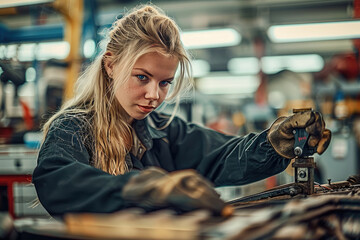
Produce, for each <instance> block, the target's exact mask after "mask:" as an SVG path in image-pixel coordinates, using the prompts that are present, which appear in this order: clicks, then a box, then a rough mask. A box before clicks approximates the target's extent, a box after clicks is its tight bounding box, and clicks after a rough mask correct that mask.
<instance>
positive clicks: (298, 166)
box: [292, 157, 316, 195]
mask: <svg viewBox="0 0 360 240" xmlns="http://www.w3.org/2000/svg"><path fill="white" fill-rule="evenodd" d="M292 166H293V168H295V183H300V184H302V185H303V186H304V193H305V194H308V195H310V194H313V193H314V180H315V178H314V168H315V166H316V164H315V162H314V158H312V157H308V158H298V157H297V158H295V162H294V163H293V164H292Z"/></svg>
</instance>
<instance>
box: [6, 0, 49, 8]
mask: <svg viewBox="0 0 360 240" xmlns="http://www.w3.org/2000/svg"><path fill="white" fill-rule="evenodd" d="M53 1H54V0H2V1H1V3H0V8H8V7H19V6H25V5H33V4H44V3H49V2H53Z"/></svg>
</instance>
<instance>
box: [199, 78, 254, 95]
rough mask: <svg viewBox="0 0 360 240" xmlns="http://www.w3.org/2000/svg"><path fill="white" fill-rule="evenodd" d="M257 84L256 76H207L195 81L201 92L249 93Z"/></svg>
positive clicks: (252, 91)
mask: <svg viewBox="0 0 360 240" xmlns="http://www.w3.org/2000/svg"><path fill="white" fill-rule="evenodd" d="M258 86H259V78H258V77H257V76H231V75H230V76H229V75H224V76H220V75H219V76H209V77H204V78H200V79H198V80H197V81H196V88H197V90H198V91H199V92H201V93H203V94H238V95H241V94H250V93H254V92H255V91H256V89H257V88H258Z"/></svg>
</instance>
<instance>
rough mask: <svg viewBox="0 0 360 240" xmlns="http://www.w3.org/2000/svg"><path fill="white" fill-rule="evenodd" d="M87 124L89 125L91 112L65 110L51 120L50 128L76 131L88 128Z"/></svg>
mask: <svg viewBox="0 0 360 240" xmlns="http://www.w3.org/2000/svg"><path fill="white" fill-rule="evenodd" d="M89 126H91V114H89V113H84V112H75V111H65V112H63V113H61V114H59V115H58V116H57V117H55V118H54V119H53V120H52V122H51V125H50V129H61V130H73V131H77V130H80V129H84V128H88V127H89Z"/></svg>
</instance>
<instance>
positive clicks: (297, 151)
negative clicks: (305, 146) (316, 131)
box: [294, 147, 302, 156]
mask: <svg viewBox="0 0 360 240" xmlns="http://www.w3.org/2000/svg"><path fill="white" fill-rule="evenodd" d="M294 153H295V155H296V156H301V154H302V149H301V148H300V147H296V148H295V149H294Z"/></svg>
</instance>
